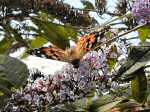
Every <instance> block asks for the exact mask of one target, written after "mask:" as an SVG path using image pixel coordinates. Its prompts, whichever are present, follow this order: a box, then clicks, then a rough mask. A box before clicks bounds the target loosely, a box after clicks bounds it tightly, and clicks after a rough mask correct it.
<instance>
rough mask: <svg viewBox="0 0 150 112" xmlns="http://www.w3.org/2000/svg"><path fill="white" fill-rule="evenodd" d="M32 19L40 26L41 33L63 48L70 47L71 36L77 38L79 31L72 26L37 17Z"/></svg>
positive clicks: (73, 38)
mask: <svg viewBox="0 0 150 112" xmlns="http://www.w3.org/2000/svg"><path fill="white" fill-rule="evenodd" d="M32 20H33V22H34V23H35V24H36V25H37V26H38V27H39V33H40V35H43V36H45V37H46V38H47V39H48V40H49V41H50V42H52V43H53V44H54V45H56V46H58V47H60V48H62V49H65V48H66V47H69V40H70V39H69V38H71V39H72V40H76V36H77V31H76V30H75V29H73V28H72V27H64V26H61V25H57V24H54V23H49V22H45V21H41V20H39V19H37V18H33V19H32ZM41 31H43V32H41Z"/></svg>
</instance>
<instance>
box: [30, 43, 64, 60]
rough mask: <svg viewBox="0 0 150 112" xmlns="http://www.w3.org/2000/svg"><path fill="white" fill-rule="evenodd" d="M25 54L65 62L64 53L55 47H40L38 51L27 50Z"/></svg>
mask: <svg viewBox="0 0 150 112" xmlns="http://www.w3.org/2000/svg"><path fill="white" fill-rule="evenodd" d="M27 53H29V54H30V55H35V56H37V57H42V58H47V59H53V60H60V61H64V60H65V51H64V50H62V49H60V48H58V47H56V46H49V47H41V48H38V49H33V50H29V51H28V52H27Z"/></svg>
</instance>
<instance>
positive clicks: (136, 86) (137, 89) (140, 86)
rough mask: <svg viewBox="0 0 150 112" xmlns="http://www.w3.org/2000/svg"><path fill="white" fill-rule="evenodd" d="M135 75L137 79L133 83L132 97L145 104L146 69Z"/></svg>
mask: <svg viewBox="0 0 150 112" xmlns="http://www.w3.org/2000/svg"><path fill="white" fill-rule="evenodd" d="M134 74H135V75H136V77H135V78H134V79H133V80H132V81H131V90H132V97H133V98H134V99H135V100H137V101H138V102H141V103H144V101H145V100H146V91H147V79H146V76H145V72H144V69H143V68H141V69H139V70H138V71H136V72H135V73H134Z"/></svg>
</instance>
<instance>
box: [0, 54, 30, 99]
mask: <svg viewBox="0 0 150 112" xmlns="http://www.w3.org/2000/svg"><path fill="white" fill-rule="evenodd" d="M14 65H15V66H14ZM28 75H29V71H28V68H27V66H26V65H25V64H24V63H23V62H21V61H19V60H18V59H16V58H12V57H10V56H5V55H0V93H2V94H1V95H3V96H7V97H9V96H10V95H11V93H12V88H19V87H21V86H22V85H24V84H25V82H26V80H27V77H28ZM3 96H0V99H3Z"/></svg>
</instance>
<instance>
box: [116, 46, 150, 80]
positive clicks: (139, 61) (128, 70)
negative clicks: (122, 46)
mask: <svg viewBox="0 0 150 112" xmlns="http://www.w3.org/2000/svg"><path fill="white" fill-rule="evenodd" d="M148 45H149V43H147V44H146V43H145V44H143V45H142V46H148ZM149 51H150V47H140V46H137V47H132V48H131V50H130V52H129V56H128V59H127V60H126V62H125V63H124V64H123V65H122V66H121V68H120V69H119V71H118V75H117V76H118V77H121V79H122V80H130V79H132V78H133V77H135V76H134V75H133V74H134V72H136V71H137V70H139V69H140V68H141V67H144V66H145V65H146V64H147V62H148V61H149V60H150V58H149V57H150V52H149Z"/></svg>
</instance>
